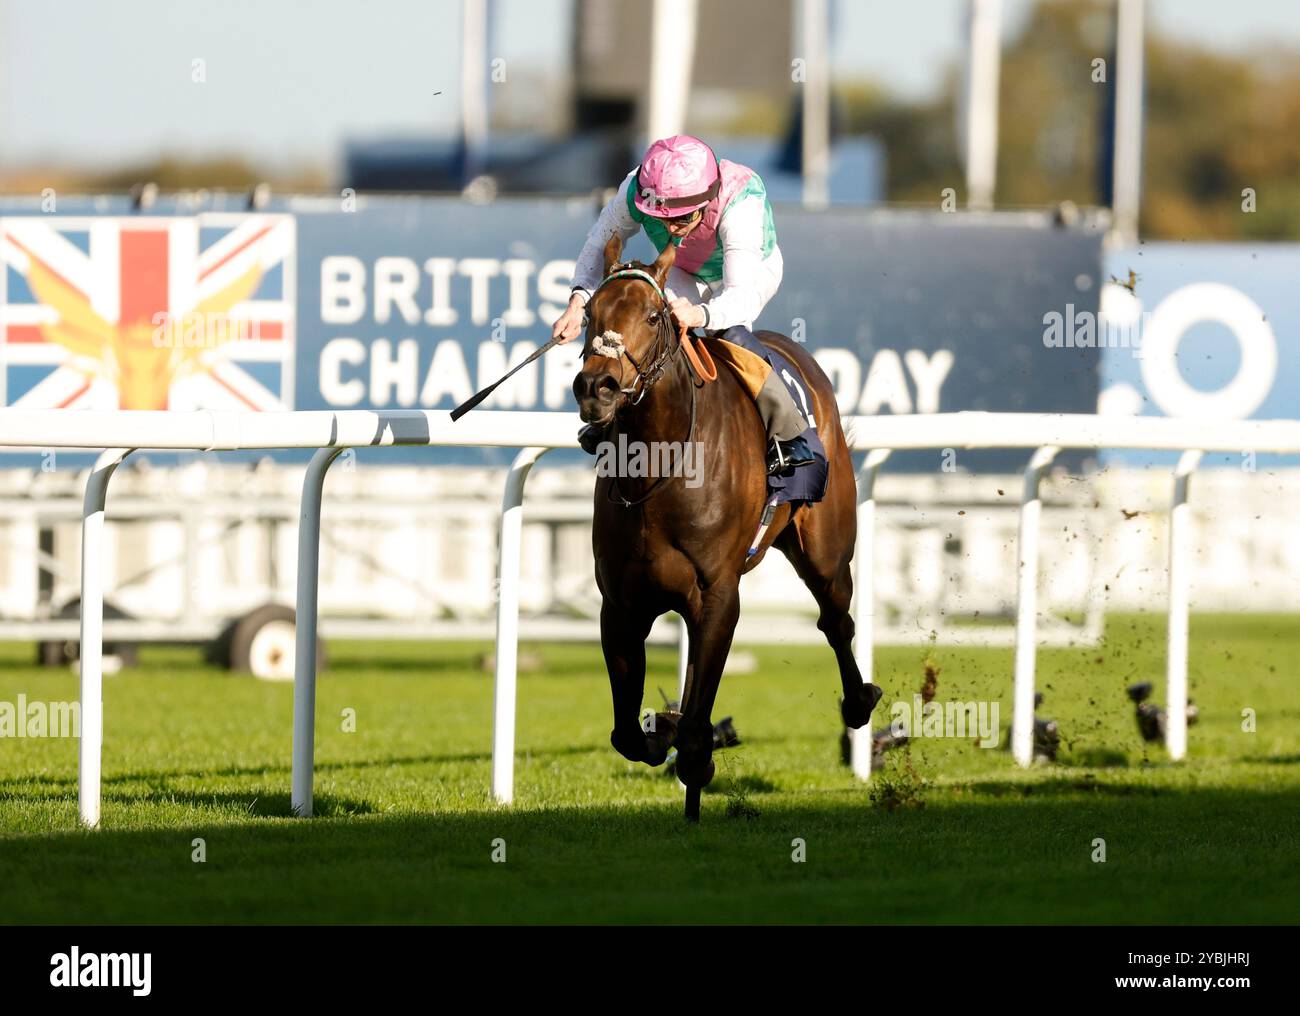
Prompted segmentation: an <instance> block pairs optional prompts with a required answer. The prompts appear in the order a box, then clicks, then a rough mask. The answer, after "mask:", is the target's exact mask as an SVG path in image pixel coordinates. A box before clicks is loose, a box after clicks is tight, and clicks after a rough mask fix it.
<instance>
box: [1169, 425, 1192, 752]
mask: <svg viewBox="0 0 1300 1016" xmlns="http://www.w3.org/2000/svg"><path fill="white" fill-rule="evenodd" d="M1200 462H1201V453H1200V452H1199V451H1194V450H1189V451H1185V452H1183V454H1182V457H1181V458H1179V460H1178V467H1177V468H1176V469H1175V470H1174V500H1173V505H1172V506H1171V507H1170V509H1169V639H1168V641H1169V648H1168V650H1167V652H1166V663H1165V665H1166V667H1167V668H1168V674H1167V678H1168V685H1169V687H1168V691H1167V693H1166V696H1165V703H1166V710H1167V711H1166V713H1165V747H1166V748H1167V749H1168V750H1169V757H1170V758H1171V759H1172V760H1173V761H1175V762H1178V761H1181V760H1182V759H1183V758H1185V757H1186V755H1187V613H1188V607H1189V601H1190V595H1189V586H1190V584H1191V582H1190V576H1189V574H1188V571H1189V566H1188V554H1189V552H1190V550H1191V544H1192V532H1191V525H1192V518H1191V507H1190V506H1189V505H1188V503H1187V487H1188V482H1189V481H1190V479H1191V475H1192V473H1193V472H1194V471H1195V469H1196V467H1197V466H1198V465H1200Z"/></svg>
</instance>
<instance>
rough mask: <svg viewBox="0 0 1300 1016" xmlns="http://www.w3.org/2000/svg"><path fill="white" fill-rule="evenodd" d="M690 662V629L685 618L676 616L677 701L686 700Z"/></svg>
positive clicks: (680, 702)
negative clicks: (687, 672)
mask: <svg viewBox="0 0 1300 1016" xmlns="http://www.w3.org/2000/svg"><path fill="white" fill-rule="evenodd" d="M690 662H691V631H690V628H689V627H688V626H687V624H686V618H684V617H681V616H679V617H678V618H677V702H678V705H679V707H680V706H681V705H683V704H685V702H686V668H687V667H688V666H690Z"/></svg>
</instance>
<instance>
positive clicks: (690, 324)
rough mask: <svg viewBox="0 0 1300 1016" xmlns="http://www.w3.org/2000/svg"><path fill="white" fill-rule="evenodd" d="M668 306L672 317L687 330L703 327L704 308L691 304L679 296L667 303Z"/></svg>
mask: <svg viewBox="0 0 1300 1016" xmlns="http://www.w3.org/2000/svg"><path fill="white" fill-rule="evenodd" d="M668 306H669V307H671V308H672V309H673V317H675V318H676V319H677V320H678V321H679V322H681V323H682V324H684V325H685V326H686V327H687V328H703V327H704V308H703V307H701V306H699V305H698V304H694V303H691V301H690V300H688V299H686V297H684V296H679V297H677V298H676V299H673V300H670V301H668Z"/></svg>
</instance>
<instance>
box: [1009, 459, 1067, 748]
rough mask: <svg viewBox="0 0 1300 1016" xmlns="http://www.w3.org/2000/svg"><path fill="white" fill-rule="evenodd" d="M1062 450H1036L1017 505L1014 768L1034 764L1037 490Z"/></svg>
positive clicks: (1038, 500) (1039, 507) (1013, 705)
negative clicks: (1018, 507) (1017, 559)
mask: <svg viewBox="0 0 1300 1016" xmlns="http://www.w3.org/2000/svg"><path fill="white" fill-rule="evenodd" d="M1060 450H1061V449H1059V448H1057V447H1055V446H1052V445H1048V446H1046V447H1043V448H1039V449H1038V450H1037V451H1035V452H1034V454H1033V457H1032V458H1031V459H1030V460H1029V466H1028V468H1027V469H1026V470H1025V487H1024V493H1023V495H1022V498H1021V502H1020V535H1019V537H1018V540H1017V550H1018V557H1019V564H1018V566H1017V569H1016V684H1015V697H1014V699H1013V702H1012V717H1011V733H1012V737H1011V754H1012V756H1013V757H1014V758H1015V760H1016V763H1017V765H1021V766H1027V765H1030V764H1031V763H1032V762H1033V761H1034V661H1035V655H1036V653H1037V650H1038V646H1037V638H1038V520H1039V517H1040V516H1041V515H1042V511H1043V502H1042V501H1041V500H1040V499H1039V495H1038V488H1039V486H1040V485H1041V483H1042V480H1043V474H1044V473H1045V472H1046V471H1047V467H1048V466H1049V465H1051V464H1052V460H1053V459H1054V458H1056V455H1057V453H1058V452H1059V451H1060Z"/></svg>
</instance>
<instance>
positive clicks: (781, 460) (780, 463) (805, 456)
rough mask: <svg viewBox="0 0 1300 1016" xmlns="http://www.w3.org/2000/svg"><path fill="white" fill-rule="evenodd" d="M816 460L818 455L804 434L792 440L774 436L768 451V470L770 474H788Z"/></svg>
mask: <svg viewBox="0 0 1300 1016" xmlns="http://www.w3.org/2000/svg"><path fill="white" fill-rule="evenodd" d="M816 461H817V458H816V456H815V455H813V452H812V449H811V448H809V447H808V442H807V441H806V440H805V439H804V438H803V436H802V435H800V436H799V437H796V438H794V439H793V440H791V441H778V440H777V439H776V438H772V447H771V448H769V449H768V452H767V472H768V475H769V476H775V475H780V476H786V475H789V474H790V473H792V472H794V471H795V470H796V469H798V468H799V467H800V466H806V465H808V463H810V462H816Z"/></svg>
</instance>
